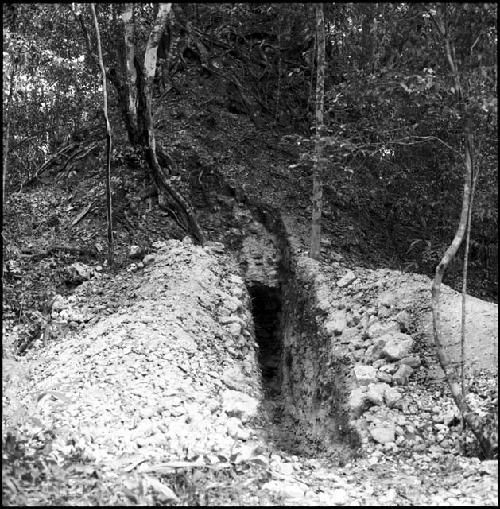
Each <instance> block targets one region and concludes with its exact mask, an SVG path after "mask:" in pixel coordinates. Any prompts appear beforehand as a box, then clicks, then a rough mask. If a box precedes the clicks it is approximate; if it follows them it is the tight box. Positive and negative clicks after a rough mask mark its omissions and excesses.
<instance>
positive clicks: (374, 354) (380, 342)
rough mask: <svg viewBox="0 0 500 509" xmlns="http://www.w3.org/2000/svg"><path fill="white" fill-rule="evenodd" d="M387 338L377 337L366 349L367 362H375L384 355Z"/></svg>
mask: <svg viewBox="0 0 500 509" xmlns="http://www.w3.org/2000/svg"><path fill="white" fill-rule="evenodd" d="M385 343H386V340H385V339H384V337H381V338H377V340H376V341H375V343H374V344H373V345H370V346H369V347H368V348H367V349H366V353H365V358H366V361H367V362H374V361H376V360H378V359H380V358H381V357H383V352H384V348H385Z"/></svg>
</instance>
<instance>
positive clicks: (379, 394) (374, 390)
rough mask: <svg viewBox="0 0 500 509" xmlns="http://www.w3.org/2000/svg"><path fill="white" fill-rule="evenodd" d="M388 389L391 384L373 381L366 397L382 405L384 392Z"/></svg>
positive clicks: (375, 403)
mask: <svg viewBox="0 0 500 509" xmlns="http://www.w3.org/2000/svg"><path fill="white" fill-rule="evenodd" d="M387 389H389V385H387V384H386V383H371V384H370V385H369V386H368V391H367V392H366V397H367V399H368V400H369V401H371V402H372V403H373V404H374V405H382V404H383V403H384V394H385V391H386V390H387Z"/></svg>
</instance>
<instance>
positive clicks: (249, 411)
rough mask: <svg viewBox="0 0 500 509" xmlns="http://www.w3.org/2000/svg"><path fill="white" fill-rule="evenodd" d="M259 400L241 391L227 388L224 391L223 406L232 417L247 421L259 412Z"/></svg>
mask: <svg viewBox="0 0 500 509" xmlns="http://www.w3.org/2000/svg"><path fill="white" fill-rule="evenodd" d="M258 407H259V400H258V399H256V398H253V397H252V396H249V395H248V394H245V393H243V392H240V391H234V390H230V389H228V390H226V391H224V392H223V393H222V408H223V410H224V411H225V412H226V414H227V415H228V416H230V417H233V416H234V417H239V418H240V419H241V420H242V422H246V421H248V420H249V419H251V418H252V417H254V416H255V415H256V414H257V409H258Z"/></svg>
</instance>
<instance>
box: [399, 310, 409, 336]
mask: <svg viewBox="0 0 500 509" xmlns="http://www.w3.org/2000/svg"><path fill="white" fill-rule="evenodd" d="M396 321H397V322H398V323H399V326H400V327H401V330H402V331H403V332H407V331H408V330H409V329H410V323H411V317H410V313H408V311H406V310H405V309H403V311H400V312H399V313H398V314H397V315H396Z"/></svg>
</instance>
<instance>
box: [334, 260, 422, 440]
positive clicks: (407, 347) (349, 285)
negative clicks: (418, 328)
mask: <svg viewBox="0 0 500 509" xmlns="http://www.w3.org/2000/svg"><path fill="white" fill-rule="evenodd" d="M382 272H384V271H382ZM387 275H389V276H391V274H387ZM390 286H391V284H390V278H387V279H386V277H385V272H384V274H382V273H381V272H380V271H369V270H363V269H359V270H356V273H355V272H354V271H352V270H348V271H347V272H345V273H344V274H343V275H342V277H340V279H338V280H337V281H336V291H335V293H337V294H338V296H340V295H342V299H340V300H338V301H337V302H338V303H337V305H336V308H337V309H334V310H333V311H331V312H330V313H329V314H328V318H327V320H326V322H325V323H324V328H325V329H326V331H327V332H328V333H329V334H330V335H332V336H334V337H335V336H338V338H339V341H340V342H341V343H342V344H344V346H345V348H346V351H347V352H348V353H349V355H350V357H351V359H352V360H353V365H354V367H353V370H352V372H353V385H352V387H353V388H352V390H351V392H350V395H349V410H350V412H351V417H352V421H353V423H354V425H355V427H356V428H357V430H358V432H359V433H360V435H361V440H362V443H363V444H365V445H366V444H367V443H368V442H369V441H370V439H371V440H372V441H375V442H377V443H380V444H392V443H396V440H397V436H398V432H400V435H403V434H404V433H403V432H402V430H401V426H400V424H401V423H402V422H403V420H404V416H401V415H399V413H400V412H399V411H401V410H403V409H404V406H405V399H404V395H405V392H406V391H405V387H408V384H409V382H410V380H411V377H412V375H413V373H414V372H415V371H416V370H418V369H420V368H421V366H422V361H421V358H420V355H419V354H418V353H417V352H415V341H414V338H413V337H412V335H411V334H410V332H411V327H412V316H411V314H410V312H409V311H408V310H407V309H405V308H403V307H402V306H401V305H399V303H397V302H395V299H394V297H393V294H392V292H391V290H390ZM374 413H377V414H378V417H379V418H378V419H374V418H370V416H372V417H373V415H374Z"/></svg>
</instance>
